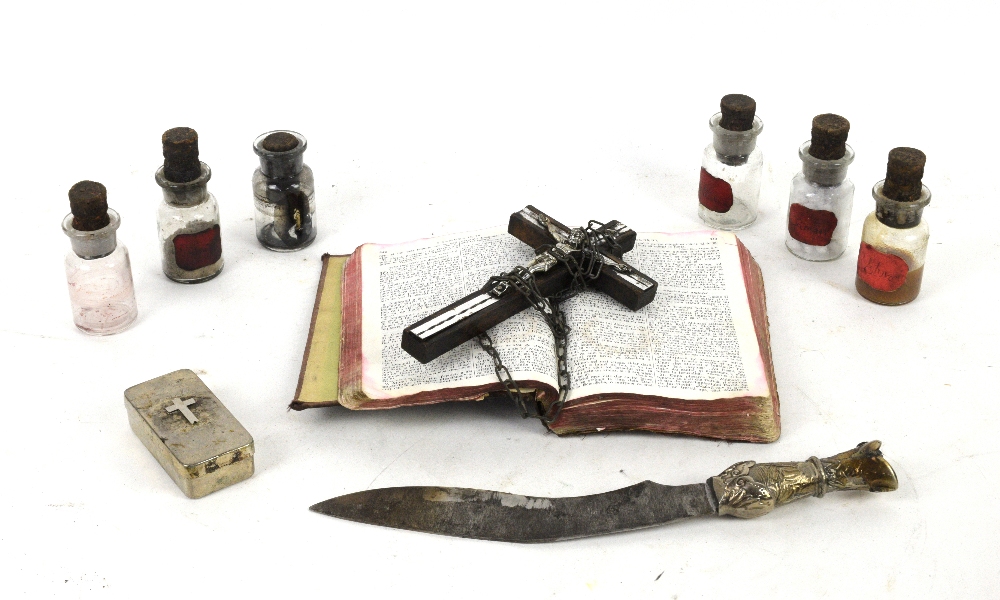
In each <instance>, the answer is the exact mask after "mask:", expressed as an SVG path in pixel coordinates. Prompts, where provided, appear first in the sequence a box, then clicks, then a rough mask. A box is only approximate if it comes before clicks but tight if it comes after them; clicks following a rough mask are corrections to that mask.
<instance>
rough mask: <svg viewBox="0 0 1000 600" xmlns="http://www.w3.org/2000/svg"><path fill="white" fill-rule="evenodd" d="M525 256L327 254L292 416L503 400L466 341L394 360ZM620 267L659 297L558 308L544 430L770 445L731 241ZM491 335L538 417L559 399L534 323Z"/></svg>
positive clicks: (516, 250)
mask: <svg viewBox="0 0 1000 600" xmlns="http://www.w3.org/2000/svg"><path fill="white" fill-rule="evenodd" d="M532 256H533V252H532V250H531V248H529V247H528V246H527V245H526V244H523V243H521V242H520V241H518V240H517V239H515V238H514V237H513V236H510V235H508V234H507V233H506V232H505V231H504V230H502V229H497V230H488V231H485V232H476V233H471V234H461V235H454V236H446V237H441V238H432V239H426V240H418V241H415V242H409V243H404V244H393V245H379V244H365V245H362V246H360V247H359V248H358V249H357V250H355V252H354V253H352V254H351V255H350V256H346V257H345V256H329V255H327V256H324V259H323V273H322V275H321V277H320V284H319V289H318V291H317V296H316V303H315V308H314V313H313V320H312V324H311V327H310V333H309V339H308V341H307V344H306V350H305V353H304V357H303V364H302V371H301V374H300V378H299V386H298V389H297V391H296V396H295V400H294V401H293V402H292V405H291V406H292V408H295V409H303V408H310V407H316V406H330V405H334V404H341V405H343V406H345V407H347V408H351V409H380V408H393V407H397V406H409V405H416V404H430V403H436V402H444V401H454V400H478V399H482V398H483V397H485V396H486V395H487V394H489V393H491V392H498V391H501V390H502V389H503V388H502V386H501V384H500V383H499V382H498V381H497V379H496V375H495V373H494V372H493V364H492V361H491V360H490V359H489V357H488V356H487V355H486V354H485V353H484V352H483V351H482V350H481V349H480V348H479V347H478V345H477V344H476V343H475V341H470V342H467V343H465V344H463V345H461V346H459V347H458V348H455V349H454V350H452V351H450V352H448V353H446V354H444V355H442V356H441V357H439V358H437V359H435V360H433V361H430V362H429V363H427V364H420V363H419V362H417V361H416V360H415V359H413V358H412V357H411V356H409V355H408V354H406V353H405V352H403V350H402V349H401V348H400V336H401V333H402V330H403V329H404V328H405V327H406V326H407V325H409V324H411V323H413V322H415V321H417V320H419V319H420V318H422V317H425V316H426V315H428V314H431V313H433V312H434V311H436V310H438V309H439V308H441V307H442V306H445V305H447V304H449V303H451V302H453V301H454V300H455V299H457V298H461V297H463V296H464V295H466V294H468V293H470V292H472V291H475V290H477V289H479V288H480V287H481V286H482V285H483V284H484V283H485V282H486V281H487V279H489V277H490V276H491V275H496V274H499V273H503V272H506V271H508V270H510V268H512V267H513V266H515V265H518V264H524V263H526V262H527V261H528V260H530V259H531V257H532ZM628 258H629V262H630V263H631V264H633V265H635V266H636V268H638V269H640V270H641V271H643V272H644V273H646V274H648V275H649V276H651V277H653V278H654V279H656V280H657V281H658V282H659V288H658V292H657V296H656V299H655V300H653V302H652V303H650V304H649V305H648V306H645V307H643V308H642V309H640V310H638V311H631V310H629V309H627V308H625V307H624V306H621V305H620V304H618V303H617V302H615V301H614V300H612V299H611V298H609V297H607V296H605V295H603V294H600V293H598V292H594V291H585V292H583V293H581V294H579V295H577V296H576V297H574V298H572V299H570V300H569V301H567V302H565V303H564V304H563V307H564V309H565V311H566V318H567V322H568V324H569V326H570V328H571V332H570V335H569V345H568V363H569V365H568V366H569V370H570V375H571V378H572V389H571V391H570V393H569V395H568V397H567V399H566V402H565V404H564V406H563V407H562V410H561V411H559V413H558V418H556V419H555V420H554V421H553V422H551V423H550V424H549V428H550V429H551V430H552V431H554V432H555V433H557V434H569V433H586V432H593V431H604V430H646V431H654V432H661V433H682V434H688V435H698V436H705V437H712V438H720V439H730V440H745V441H754V442H770V441H774V440H775V439H777V437H778V435H779V433H780V414H779V405H778V394H777V388H776V384H775V380H774V369H773V365H772V362H771V351H770V339H769V335H768V327H767V313H766V305H765V298H764V284H763V278H762V276H761V272H760V268H759V267H758V265H757V264H756V262H755V261H754V260H753V258H752V257H751V256H750V253H749V252H748V251H747V249H746V248H745V247H744V246H743V244H742V243H741V242H740V241H739V239H738V238H737V237H736V236H735V235H733V234H731V233H727V232H716V231H707V232H705V231H703V232H690V233H674V234H657V233H653V234H640V235H639V238H638V240H637V242H636V246H635V248H634V249H633V250H632V251H631V252H630V253H629V257H628ZM490 335H491V337H492V338H493V340H494V344H495V346H496V347H497V349H498V350H499V352H500V354H501V356H502V357H503V359H504V362H505V364H506V365H507V366H508V368H509V369H510V371H511V373H512V374H513V376H514V378H515V379H516V380H517V381H518V382H519V383H520V385H521V386H522V387H524V388H526V389H531V390H533V391H534V392H535V398H536V400H537V401H538V402H539V403H540V405H541V407H542V409H543V410H544V409H546V408H548V407H549V406H550V405H551V403H552V402H553V401H554V400H555V399H556V398H557V396H558V393H557V380H556V361H555V356H554V352H553V341H552V335H551V332H549V330H548V328H547V326H546V325H545V323H544V321H543V320H542V319H541V318H540V317H539V316H538V315H537V314H534V311H531V310H526V311H523V312H521V313H519V314H517V315H515V317H513V318H511V319H508V320H507V321H504V322H503V323H501V324H499V325H497V326H496V327H494V328H493V329H491V330H490Z"/></svg>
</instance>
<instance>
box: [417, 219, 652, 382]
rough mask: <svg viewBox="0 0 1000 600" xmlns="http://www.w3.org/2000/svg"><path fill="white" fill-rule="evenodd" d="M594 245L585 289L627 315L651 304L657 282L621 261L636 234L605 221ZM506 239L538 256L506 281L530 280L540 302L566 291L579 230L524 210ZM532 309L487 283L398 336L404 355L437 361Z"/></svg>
mask: <svg viewBox="0 0 1000 600" xmlns="http://www.w3.org/2000/svg"><path fill="white" fill-rule="evenodd" d="M591 232H592V235H590V239H591V240H593V241H594V242H595V243H594V247H593V250H595V251H596V252H595V253H594V255H593V256H592V257H591V258H592V259H593V260H595V261H597V262H599V263H600V264H599V265H597V267H598V268H599V269H600V272H599V274H598V275H597V277H595V278H594V279H593V280H592V281H590V282H589V286H590V287H593V288H594V289H596V290H599V291H601V292H604V293H605V294H607V295H609V296H611V297H612V298H614V299H615V300H617V301H618V302H621V303H622V304H624V305H625V306H627V307H629V308H631V309H632V310H638V309H640V308H642V307H643V306H646V305H647V304H649V303H650V302H652V301H653V297H654V296H656V282H655V281H653V280H652V279H651V278H650V277H648V276H646V275H643V274H642V273H640V272H639V271H638V270H637V269H635V268H634V267H632V266H631V265H629V264H628V263H626V262H625V261H624V260H623V259H622V254H624V253H625V252H628V251H629V250H631V249H632V247H633V246H634V245H635V232H634V231H632V230H631V229H629V228H628V227H627V226H626V225H625V224H624V223H619V222H618V221H609V222H608V223H606V224H604V225H601V226H600V227H597V228H595V229H592V230H591ZM507 233H509V234H511V235H513V236H514V237H516V238H517V239H519V240H521V241H522V242H524V243H526V244H528V245H530V246H531V247H532V248H534V249H535V252H536V253H537V256H536V257H535V258H534V260H532V261H531V262H530V263H528V264H527V265H525V266H524V267H523V268H521V267H519V268H517V269H515V270H514V271H511V272H510V273H508V274H507V275H508V276H510V275H512V274H515V273H516V274H518V275H517V276H518V277H521V278H523V277H524V276H525V275H526V274H527V275H528V276H533V277H534V284H535V285H536V286H537V290H538V291H539V292H540V293H541V295H542V296H546V297H551V296H555V295H557V294H559V293H560V292H563V291H565V290H568V289H569V288H570V286H571V285H572V284H573V280H574V274H573V273H572V272H571V270H570V269H569V268H567V266H566V265H567V260H566V257H567V256H568V257H570V258H571V259H572V261H569V262H573V261H576V262H579V261H581V260H582V259H583V258H584V257H583V253H584V251H585V249H584V246H585V244H584V238H585V237H586V236H587V233H586V231H585V230H584V228H576V229H571V228H569V227H567V226H565V225H563V224H562V223H560V222H559V221H556V220H555V219H553V218H551V217H549V216H548V215H546V214H545V213H543V212H542V211H540V210H538V209H537V208H535V207H533V206H527V207H525V208H524V209H523V210H521V211H518V212H516V213H514V214H512V215H511V216H510V224H509V225H508V226H507ZM574 264H575V263H574ZM529 306H531V302H530V301H529V300H528V298H526V297H525V296H524V295H523V294H521V293H520V292H518V290H516V289H514V286H512V285H510V284H508V283H506V282H504V281H500V282H490V283H487V284H486V285H485V286H483V288H482V289H480V290H478V291H476V292H473V293H471V294H469V295H468V296H466V297H465V298H462V299H461V300H457V301H455V302H453V303H452V304H450V305H448V306H446V307H444V308H442V309H441V310H439V311H437V312H436V313H434V314H432V315H430V316H429V317H426V318H424V319H421V320H420V321H417V322H416V323H414V324H413V325H410V326H409V327H407V328H406V329H404V330H403V342H402V345H403V350H405V351H406V352H407V353H409V354H410V355H411V356H413V357H414V358H416V359H417V360H418V361H420V362H421V363H427V362H429V361H431V360H434V359H435V358H437V357H438V356H441V355H442V354H444V353H445V352H447V351H449V350H451V349H452V348H455V347H457V346H458V345H459V344H462V343H463V342H466V341H468V340H471V339H472V338H474V337H476V336H478V335H479V334H481V333H484V332H485V331H486V330H488V329H489V328H490V327H493V326H494V325H496V324H497V323H500V322H502V321H504V320H506V319H508V318H510V317H511V316H513V315H515V314H517V313H519V312H521V311H522V310H524V309H526V308H528V307H529Z"/></svg>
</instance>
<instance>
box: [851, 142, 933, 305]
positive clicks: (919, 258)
mask: <svg viewBox="0 0 1000 600" xmlns="http://www.w3.org/2000/svg"><path fill="white" fill-rule="evenodd" d="M926 161H927V157H926V156H924V153H923V152H921V151H920V150H917V149H916V148H894V149H893V150H892V151H890V152H889V165H888V167H887V169H886V175H885V179H884V180H883V181H880V182H878V183H876V184H875V187H874V188H872V196H873V197H874V198H875V212H873V213H871V214H870V215H868V218H866V219H865V225H864V229H863V230H862V232H861V250H860V252H859V253H858V275H857V278H856V279H855V287H856V288H857V290H858V293H859V294H861V295H862V296H864V297H865V298H867V299H868V300H871V301H872V302H877V303H878V304H888V305H898V304H906V303H907V302H910V301H911V300H913V299H914V298H916V297H917V294H919V293H920V283H921V280H922V279H923V275H924V257H925V256H926V254H927V240H928V238H929V237H930V230H929V228H928V227H927V223H926V222H924V221H923V220H921V218H920V217H921V213H922V212H923V210H924V207H925V206H927V205H928V204H929V203H930V201H931V191H930V190H929V189H927V186H925V185H923V183H922V182H921V180H922V179H923V176H924V163H925V162H926Z"/></svg>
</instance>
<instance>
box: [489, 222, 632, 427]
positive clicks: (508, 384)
mask: <svg viewBox="0 0 1000 600" xmlns="http://www.w3.org/2000/svg"><path fill="white" fill-rule="evenodd" d="M601 227H603V223H600V222H598V221H590V222H589V223H587V227H586V228H583V227H578V228H576V229H573V230H572V231H571V232H570V235H569V237H568V239H567V241H566V242H565V245H566V246H569V247H570V252H566V250H564V249H563V248H561V247H560V246H559V245H556V246H552V245H549V246H543V247H542V248H539V249H538V251H539V254H541V253H543V252H548V253H549V254H550V255H551V256H553V257H554V258H555V259H556V260H557V261H559V262H560V263H562V264H563V266H565V267H566V269H567V270H568V271H569V273H570V275H571V276H572V283H571V284H570V286H569V287H568V288H566V289H565V290H562V291H560V292H559V293H557V294H554V295H552V296H547V297H546V296H543V295H542V293H541V292H540V291H539V290H538V284H537V282H536V281H535V274H534V273H532V272H531V271H529V270H528V269H526V268H524V267H521V266H518V267H514V268H513V269H512V270H511V271H510V272H508V273H506V274H504V275H498V276H495V277H491V278H490V280H489V282H488V283H487V284H486V287H487V288H489V289H498V288H499V289H505V288H504V286H505V285H506V286H509V287H512V288H514V289H515V290H517V292H518V293H519V294H521V295H522V296H524V297H525V299H527V300H528V303H529V304H530V305H531V306H532V308H534V309H535V310H537V311H538V312H539V314H541V316H542V319H544V320H545V324H546V325H548V327H549V330H550V331H551V332H552V337H553V338H555V353H556V364H557V378H558V379H557V380H558V383H559V398H558V399H557V400H556V401H555V402H553V403H552V405H551V406H549V409H548V410H547V411H546V412H545V413H544V414H539V413H538V411H537V410H528V406H527V404H526V403H525V398H524V394H522V393H521V387H520V386H519V385H518V383H517V382H516V381H514V378H513V377H512V376H511V374H510V370H509V369H507V367H506V366H504V364H503V361H502V360H501V359H500V353H499V352H497V349H496V347H495V346H494V345H493V338H491V337H490V336H489V334H487V333H485V332H484V333H482V334H480V335H479V337H478V341H479V346H480V347H481V348H482V349H483V350H485V351H486V353H487V354H489V356H490V358H491V359H492V360H493V368H494V370H495V371H496V374H497V379H499V380H500V383H502V384H503V386H504V389H505V390H506V392H507V396H508V397H509V398H510V399H511V400H512V401H513V402H514V403H515V404H516V405H517V406H518V407H519V408H520V409H521V416H522V417H523V418H525V419H526V418H528V417H532V416H536V417H538V418H539V419H541V420H542V421H543V422H544V423H546V424H548V423H552V422H553V421H555V420H556V419H557V418H558V417H559V413H560V412H562V408H563V404H564V403H565V402H566V395H567V394H568V393H569V389H570V379H569V369H568V368H567V365H566V343H567V339H568V337H569V331H570V328H569V325H567V324H566V314H565V313H564V312H563V311H562V309H561V308H560V306H559V303H560V302H562V301H563V300H568V299H569V298H571V297H573V296H575V295H576V294H578V293H580V292H581V291H583V290H584V289H586V288H587V286H588V285H589V284H590V282H591V281H593V280H594V279H596V278H597V276H598V275H600V274H601V267H602V266H603V264H604V263H603V261H602V260H601V256H600V250H599V248H600V247H601V246H607V247H608V248H611V249H613V247H615V246H617V244H614V243H613V240H611V239H610V238H608V237H607V236H606V235H605V234H604V233H603V232H601V231H599V229H600V228H601ZM577 250H579V251H580V260H579V261H578V260H577V259H576V258H574V257H573V255H572V254H571V252H575V251H577Z"/></svg>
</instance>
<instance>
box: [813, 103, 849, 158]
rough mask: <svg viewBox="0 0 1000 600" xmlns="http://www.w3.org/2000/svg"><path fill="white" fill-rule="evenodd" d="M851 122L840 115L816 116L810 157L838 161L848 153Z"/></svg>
mask: <svg viewBox="0 0 1000 600" xmlns="http://www.w3.org/2000/svg"><path fill="white" fill-rule="evenodd" d="M850 130H851V122H850V121H848V120H847V119H845V118H844V117H842V116H840V115H835V114H832V113H826V114H823V115H816V116H815V117H813V121H812V142H811V143H810V144H809V155H810V156H812V157H814V158H818V159H820V160H837V159H840V158H844V154H846V153H847V134H848V132H849V131H850Z"/></svg>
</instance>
